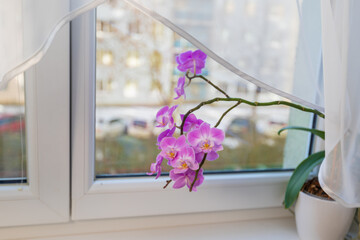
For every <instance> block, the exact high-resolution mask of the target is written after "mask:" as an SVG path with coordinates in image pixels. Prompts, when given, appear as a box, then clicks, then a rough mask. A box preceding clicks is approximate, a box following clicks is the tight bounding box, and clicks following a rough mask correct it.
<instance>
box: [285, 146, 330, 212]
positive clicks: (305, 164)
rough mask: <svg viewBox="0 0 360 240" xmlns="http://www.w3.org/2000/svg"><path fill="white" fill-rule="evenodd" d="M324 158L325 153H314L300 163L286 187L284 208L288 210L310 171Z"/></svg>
mask: <svg viewBox="0 0 360 240" xmlns="http://www.w3.org/2000/svg"><path fill="white" fill-rule="evenodd" d="M324 157H325V151H321V152H317V153H314V154H312V155H310V156H309V157H308V158H306V159H305V160H304V161H302V162H301V163H300V164H299V166H298V167H297V168H296V169H295V170H294V172H293V174H292V175H291V178H290V180H289V183H288V185H287V187H286V193H285V200H284V205H285V208H289V207H291V205H293V203H294V202H295V200H296V198H297V196H298V194H299V192H300V190H301V187H302V186H303V185H304V183H305V181H306V179H307V178H308V176H309V174H310V172H311V170H313V168H314V167H316V166H317V165H319V164H320V163H321V162H322V160H323V159H324Z"/></svg>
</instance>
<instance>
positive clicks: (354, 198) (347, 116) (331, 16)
mask: <svg viewBox="0 0 360 240" xmlns="http://www.w3.org/2000/svg"><path fill="white" fill-rule="evenodd" d="M321 8H322V13H321V14H322V33H323V63H324V65H323V67H324V88H325V90H324V93H325V114H326V119H325V131H326V142H325V150H326V159H325V161H324V162H323V164H322V165H321V168H320V173H319V178H320V183H321V186H322V187H323V188H324V189H325V191H326V192H327V193H328V194H329V195H330V196H331V197H333V198H334V199H336V200H338V201H340V202H341V203H342V204H343V205H345V206H349V207H360V94H359V91H360V67H359V62H360V45H359V44H360V28H359V26H360V2H359V1H357V0H333V1H330V0H324V1H322V6H321Z"/></svg>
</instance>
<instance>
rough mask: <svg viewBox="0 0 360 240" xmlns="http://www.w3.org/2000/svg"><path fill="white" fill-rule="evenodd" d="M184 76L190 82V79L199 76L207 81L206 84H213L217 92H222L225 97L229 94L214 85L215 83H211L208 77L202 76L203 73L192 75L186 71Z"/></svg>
mask: <svg viewBox="0 0 360 240" xmlns="http://www.w3.org/2000/svg"><path fill="white" fill-rule="evenodd" d="M186 77H187V78H188V79H189V83H188V85H189V84H190V82H191V80H193V79H194V78H201V79H202V80H204V81H205V82H207V83H208V84H210V85H211V86H213V87H214V88H215V89H216V90H218V91H219V92H221V93H222V94H224V95H225V97H227V98H230V96H229V95H228V94H227V93H226V92H225V91H224V90H222V89H221V88H219V87H218V86H216V85H215V84H213V83H212V82H211V81H210V80H209V79H207V78H206V77H204V76H203V75H193V76H189V72H187V73H186Z"/></svg>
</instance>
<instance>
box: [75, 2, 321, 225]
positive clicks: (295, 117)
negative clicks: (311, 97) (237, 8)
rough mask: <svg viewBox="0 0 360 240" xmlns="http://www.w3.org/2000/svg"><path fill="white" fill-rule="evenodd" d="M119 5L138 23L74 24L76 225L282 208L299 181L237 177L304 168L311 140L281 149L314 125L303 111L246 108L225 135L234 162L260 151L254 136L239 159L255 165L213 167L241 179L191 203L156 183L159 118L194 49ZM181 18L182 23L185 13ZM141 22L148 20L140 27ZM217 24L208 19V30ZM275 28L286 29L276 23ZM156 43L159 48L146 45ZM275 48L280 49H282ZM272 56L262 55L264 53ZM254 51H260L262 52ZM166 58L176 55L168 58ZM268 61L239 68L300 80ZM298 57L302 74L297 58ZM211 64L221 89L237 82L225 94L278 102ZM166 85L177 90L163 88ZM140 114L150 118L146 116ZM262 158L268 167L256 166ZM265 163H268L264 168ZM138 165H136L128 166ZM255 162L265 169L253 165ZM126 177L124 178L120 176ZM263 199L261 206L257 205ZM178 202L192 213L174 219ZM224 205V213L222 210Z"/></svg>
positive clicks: (91, 20) (280, 175) (230, 179)
mask: <svg viewBox="0 0 360 240" xmlns="http://www.w3.org/2000/svg"><path fill="white" fill-rule="evenodd" d="M112 4H113V5H114V2H112ZM117 4H120V5H121V6H120V8H119V9H114V12H115V13H116V14H115V15H116V16H117V18H118V19H120V18H121V17H123V18H124V16H125V19H129V22H127V21H124V19H122V21H115V20H116V19H112V20H110V21H105V19H101V14H102V13H101V10H100V9H99V10H98V18H97V19H98V22H97V23H96V13H95V12H92V13H89V14H86V16H83V17H81V18H79V19H77V20H76V21H74V22H73V23H72V63H73V66H72V69H73V72H72V80H73V82H72V84H73V86H72V101H73V103H72V144H73V145H72V149H73V152H72V164H73V165H72V166H73V167H72V170H73V172H72V174H73V178H72V181H73V189H72V190H73V192H72V197H73V198H72V211H73V212H72V218H73V219H75V220H79V219H95V218H110V217H124V216H140V215H141V216H146V215H156V214H172V213H186V212H194V211H195V212H204V211H215V210H233V209H245V208H259V207H261V208H263V207H280V205H281V202H282V194H283V192H284V187H285V185H286V182H287V180H288V178H289V176H290V174H291V172H289V171H276V172H269V171H260V172H257V173H242V174H236V173H235V171H237V170H243V169H244V168H245V169H279V168H280V169H288V168H292V167H294V166H295V164H296V163H297V161H299V160H301V159H303V157H304V156H305V155H306V154H307V152H308V149H307V146H306V144H303V145H304V147H303V148H302V147H298V143H299V142H308V141H309V136H308V135H306V134H302V133H289V134H288V137H287V138H286V139H285V138H283V137H278V136H276V139H275V135H276V134H275V133H276V130H277V129H279V128H280V127H281V126H284V125H285V124H287V123H288V121H289V119H290V121H292V122H294V123H295V124H297V125H305V126H306V125H307V126H308V125H309V124H311V116H310V115H309V114H303V113H299V112H297V111H294V110H290V111H289V110H287V109H284V108H282V109H277V108H275V109H274V108H267V109H262V110H260V109H259V110H253V109H252V108H247V107H241V110H239V112H241V111H244V112H245V114H244V115H243V116H242V115H241V113H239V115H234V116H230V118H229V120H228V122H227V123H226V124H225V125H226V126H224V130H226V131H227V133H228V135H230V137H229V138H230V139H229V140H227V141H228V143H227V144H228V148H229V149H230V150H229V151H228V152H229V155H230V154H231V153H232V152H233V151H231V149H232V147H233V148H239V146H248V145H251V144H253V143H254V142H257V141H253V140H249V139H248V138H251V137H254V136H255V137H254V138H257V139H258V142H259V144H258V145H256V144H255V145H254V144H253V145H251V147H252V148H253V149H251V148H250V149H249V148H247V147H246V148H245V147H244V149H241V148H240V149H239V152H241V153H243V152H246V154H247V155H248V157H246V158H245V160H242V162H241V161H238V157H237V156H236V158H234V157H233V156H229V158H228V161H229V162H228V163H227V165H226V166H224V165H225V164H223V163H220V164H222V165H220V166H219V165H218V166H216V165H214V169H212V170H216V171H219V170H221V171H224V170H226V171H233V172H232V173H229V174H212V175H207V177H206V178H207V180H206V183H204V185H203V186H202V189H201V191H199V192H197V193H196V194H192V195H188V194H186V192H185V191H186V190H184V191H182V190H180V191H173V190H172V189H171V188H169V189H167V190H163V189H162V186H163V185H164V182H165V181H164V180H165V179H166V177H164V178H162V179H160V180H158V181H157V182H155V181H154V180H153V178H149V177H146V176H144V172H145V171H147V170H148V167H149V164H150V162H151V161H153V160H154V156H152V157H151V156H149V155H155V154H156V153H152V152H149V151H153V150H155V147H154V146H155V145H154V138H155V137H156V134H158V133H157V132H156V131H157V130H155V129H154V128H153V120H154V119H153V116H154V115H155V113H156V111H157V110H158V109H159V106H160V103H161V101H162V99H161V97H162V96H166V95H168V96H166V97H168V98H169V99H172V98H173V96H171V95H169V94H171V93H170V90H171V89H172V88H173V86H171V85H174V84H175V83H176V80H177V77H178V74H179V73H178V72H177V71H176V69H174V56H175V55H176V54H178V53H179V52H181V51H183V50H184V49H191V48H192V45H191V44H190V43H188V42H187V41H186V40H184V39H182V38H180V37H179V36H177V35H176V34H174V33H173V32H169V30H168V29H166V28H165V27H164V26H162V25H161V24H159V23H157V22H155V21H153V20H151V19H149V18H148V17H146V16H144V15H141V14H140V13H137V11H134V10H129V11H126V10H124V9H126V8H129V7H128V6H125V3H122V2H117ZM183 4H184V3H183ZM104 7H105V8H107V12H108V13H109V12H111V8H110V9H109V6H108V5H105V6H104ZM182 7H183V8H185V7H186V6H182ZM208 7H210V5H209V6H208ZM122 8H124V9H122ZM249 8H250V7H249ZM279 9H280V10H279ZM115 10H116V11H115ZM246 11H248V12H249V16H250V17H253V14H254V13H251V14H250V12H251V11H252V10H246ZM120 13H121V14H120ZM277 13H280V14H282V15H283V14H284V12H283V11H282V10H281V7H280V8H276V9H274V10H272V11H271V16H272V17H273V16H274V15H276V14H277ZM137 14H138V15H137ZM178 14H179V17H181V16H182V15H183V14H184V13H183V12H179V13H178ZM269 14H270V13H269ZM140 15H141V16H140ZM139 16H140V17H139ZM126 17H128V18H126ZM135 17H138V18H140V20H139V19H134V18H135ZM208 17H209V16H204V18H205V20H206V21H208ZM274 21H275V22H276V21H278V20H277V19H276V18H275V19H274ZM122 24H123V25H122ZM272 24H274V23H272ZM275 25H276V24H275ZM96 26H98V27H97V28H96ZM102 26H108V27H107V28H106V29H111V31H107V30H106V31H105V30H104V28H103V27H102ZM129 26H131V27H129ZM195 27H197V28H201V27H202V29H200V30H201V31H209V29H208V28H209V25H208V24H206V22H205V23H204V22H200V23H199V26H195ZM200 30H199V31H200ZM97 31H98V32H97ZM145 35H146V37H148V38H145ZM205 35H206V34H205ZM96 36H97V38H96ZM221 36H223V35H221ZM224 36H225V37H224V39H222V41H225V40H226V39H225V38H226V34H225V35H224ZM269 37H270V36H269ZM148 39H151V41H147V40H148ZM164 39H165V40H164ZM246 39H247V40H246ZM246 39H245V40H246V41H247V42H248V43H249V44H251V45H252V46H255V45H256V44H254V43H251V41H252V40H251V39H252V38H248V37H247V38H246ZM285 40H286V39H285ZM285 40H284V41H285ZM271 43H272V45H271V46H272V49H278V48H277V46H279V44H280V43H279V40H278V39H274V40H273V41H272V42H271ZM146 44H149V46H146ZM144 45H145V46H144ZM157 45H158V46H157ZM268 47H269V46H263V48H264V49H265V48H266V49H268ZM95 49H97V53H96V51H95ZM249 49H250V48H249ZM253 50H254V51H258V50H257V48H256V47H254V48H253ZM166 51H169V52H170V54H164V52H166ZM249 51H250V50H249ZM269 51H270V50H269ZM282 54H285V53H282ZM110 56H111V57H110ZM266 57H267V60H266V61H263V63H262V66H255V63H256V61H255V60H256V59H252V58H251V54H248V55H246V54H245V55H244V60H243V63H239V64H243V65H247V66H252V67H251V69H252V71H258V73H261V74H263V75H264V76H270V75H271V73H273V72H274V71H276V73H277V74H278V75H276V76H274V81H275V80H276V77H289V76H291V75H292V74H293V73H294V70H293V71H292V72H285V73H284V72H281V71H279V65H284V64H288V62H284V61H282V62H279V61H273V60H274V56H273V55H272V54H270V53H269V54H268V56H266ZM281 57H283V56H281ZM281 57H280V58H281ZM290 57H292V62H293V64H295V65H296V67H297V66H298V63H295V62H297V59H296V57H295V56H290ZM95 59H97V66H96V65H95V64H96V61H95ZM315 59H316V58H315ZM208 64H209V67H208V69H207V71H206V75H207V76H209V77H211V78H212V77H214V79H216V80H219V81H220V80H222V78H221V76H226V79H229V80H228V81H224V82H220V84H221V86H222V87H223V88H227V89H228V90H229V91H230V92H231V91H233V93H234V94H235V95H236V94H238V93H241V94H244V95H247V96H248V97H249V98H253V99H254V98H257V99H259V101H266V100H269V99H273V98H274V96H273V95H272V94H269V93H266V92H264V91H261V89H258V88H256V87H255V86H253V85H251V84H248V83H246V82H241V81H239V80H238V79H237V78H236V77H234V76H233V75H232V74H231V73H229V72H227V70H226V69H224V68H223V67H221V66H220V65H218V64H217V63H215V62H213V61H212V60H208ZM149 69H152V70H151V71H150V70H149ZM139 76H140V77H139ZM164 76H165V77H164ZM167 77H169V78H170V79H171V81H163V79H165V78H167ZM238 81H239V82H240V83H241V84H239V82H238ZM187 94H188V103H187V104H189V105H191V104H194V103H195V102H196V101H199V100H202V99H204V98H205V97H209V96H211V95H212V94H214V92H213V91H212V89H208V88H205V87H204V83H201V82H198V83H196V84H192V86H191V88H190V89H189V90H188V92H187ZM276 99H278V97H276ZM216 108H218V109H216ZM216 108H215V109H211V110H208V111H207V113H206V114H209V115H208V116H206V117H209V118H211V115H212V116H217V115H218V110H219V109H220V110H222V109H225V108H226V106H221V105H220V106H217V107H216ZM139 112H141V113H142V116H139ZM244 116H245V117H244ZM256 116H258V117H256ZM213 118H214V119H215V117H213ZM261 120H262V121H261ZM213 121H215V120H213ZM250 130H251V131H250ZM278 139H280V140H278ZM250 141H252V143H251V144H249V142H250ZM277 144H280V145H279V146H277ZM94 146H95V147H94ZM266 148H269V149H271V150H270V151H269V153H271V154H273V155H270V154H264V153H263V152H262V153H261V152H259V150H258V149H260V151H263V150H264V149H265V150H266ZM144 149H145V150H144ZM121 155H123V157H121ZM236 155H238V153H237V154H236ZM251 155H253V156H251ZM257 155H259V156H260V155H261V156H262V157H259V158H256V157H257ZM264 156H266V157H268V159H264ZM129 159H130V161H126V160H129ZM254 159H256V161H254V162H251V161H252V160H254ZM283 159H285V161H283ZM231 161H234V162H231ZM209 166H210V164H209ZM244 166H246V167H244ZM124 173H125V175H121V174H124ZM134 176H135V177H134ZM259 194H260V195H259ZM185 196H186V197H185ZM229 196H231V198H230V197H229ZM254 196H257V197H256V199H254ZM164 199H166V201H165V200H164ZM176 201H181V202H182V206H184V207H183V208H182V209H174V208H173V207H172V206H170V205H169V204H167V202H176ZM219 202H222V203H224V204H222V205H221V206H220V205H219V204H218V203H219ZM99 203H101V204H99ZM194 203H195V204H194ZM204 203H205V204H204ZM132 206H136V207H132Z"/></svg>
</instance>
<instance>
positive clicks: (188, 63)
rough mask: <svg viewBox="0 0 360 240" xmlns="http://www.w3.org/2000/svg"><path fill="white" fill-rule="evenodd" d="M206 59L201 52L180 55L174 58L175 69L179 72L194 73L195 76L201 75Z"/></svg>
mask: <svg viewBox="0 0 360 240" xmlns="http://www.w3.org/2000/svg"><path fill="white" fill-rule="evenodd" d="M206 57H207V56H206V54H205V53H204V52H202V51H201V50H196V51H194V52H192V51H187V52H184V53H181V54H179V55H177V56H176V62H177V64H178V66H177V68H178V69H179V71H181V72H187V71H188V70H190V72H192V73H194V72H195V71H196V74H201V71H202V69H203V68H204V67H205V59H206ZM195 69H196V70H195Z"/></svg>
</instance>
